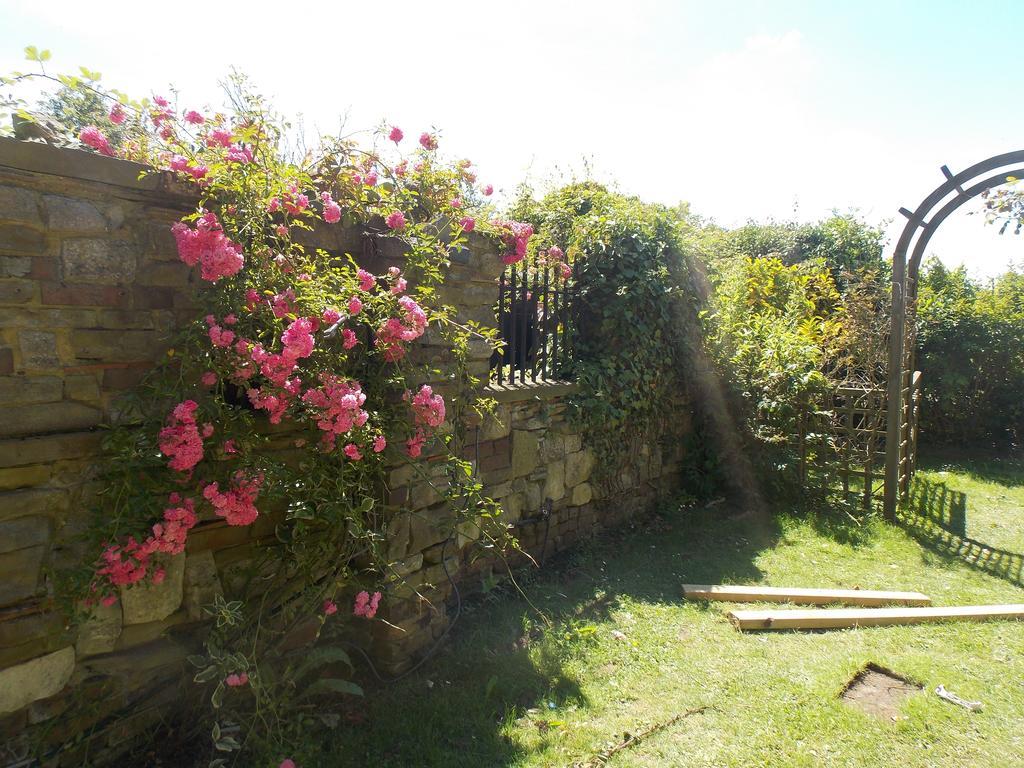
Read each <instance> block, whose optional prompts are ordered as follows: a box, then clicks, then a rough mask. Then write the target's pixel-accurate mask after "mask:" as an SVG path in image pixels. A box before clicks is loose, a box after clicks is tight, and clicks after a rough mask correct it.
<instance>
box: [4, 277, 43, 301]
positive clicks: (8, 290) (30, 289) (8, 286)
mask: <svg viewBox="0 0 1024 768" xmlns="http://www.w3.org/2000/svg"><path fill="white" fill-rule="evenodd" d="M35 295H36V283H35V281H34V280H0V304H25V303H27V302H29V301H32V299H33V298H34V297H35Z"/></svg>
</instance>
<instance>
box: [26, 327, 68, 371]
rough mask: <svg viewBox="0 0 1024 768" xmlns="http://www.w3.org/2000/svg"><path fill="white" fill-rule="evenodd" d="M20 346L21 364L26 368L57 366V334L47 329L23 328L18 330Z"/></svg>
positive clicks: (58, 361) (58, 356) (58, 359)
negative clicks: (23, 329)
mask: <svg viewBox="0 0 1024 768" xmlns="http://www.w3.org/2000/svg"><path fill="white" fill-rule="evenodd" d="M18 343H19V345H20V346H21V366H22V368H27V369H33V368H35V369H39V368H58V367H60V355H59V354H58V352H57V335H56V334H54V333H50V332H48V331H34V330H25V331H19V332H18Z"/></svg>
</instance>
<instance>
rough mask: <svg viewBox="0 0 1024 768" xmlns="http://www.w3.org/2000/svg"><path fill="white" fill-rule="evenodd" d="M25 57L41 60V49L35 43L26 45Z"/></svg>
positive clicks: (28, 59)
mask: <svg viewBox="0 0 1024 768" xmlns="http://www.w3.org/2000/svg"><path fill="white" fill-rule="evenodd" d="M25 59H26V60H27V61H39V49H38V48H36V47H35V46H34V45H27V46H25Z"/></svg>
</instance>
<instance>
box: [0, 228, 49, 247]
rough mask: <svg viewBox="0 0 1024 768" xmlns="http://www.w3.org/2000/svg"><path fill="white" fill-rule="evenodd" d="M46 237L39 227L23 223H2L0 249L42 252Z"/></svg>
mask: <svg viewBox="0 0 1024 768" xmlns="http://www.w3.org/2000/svg"><path fill="white" fill-rule="evenodd" d="M44 250H46V237H45V236H44V235H43V233H42V232H40V231H39V230H37V229H32V227H26V226H23V225H21V224H0V251H4V252H6V253H11V252H14V253H26V254H33V253H42V252H43V251H44Z"/></svg>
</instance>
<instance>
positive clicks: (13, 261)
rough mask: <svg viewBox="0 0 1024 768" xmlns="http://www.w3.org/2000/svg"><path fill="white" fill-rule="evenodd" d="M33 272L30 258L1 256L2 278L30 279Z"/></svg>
mask: <svg viewBox="0 0 1024 768" xmlns="http://www.w3.org/2000/svg"><path fill="white" fill-rule="evenodd" d="M31 271H32V258H31V257H30V256H0V277H29V273H30V272H31Z"/></svg>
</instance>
